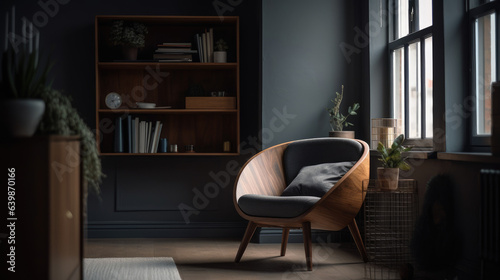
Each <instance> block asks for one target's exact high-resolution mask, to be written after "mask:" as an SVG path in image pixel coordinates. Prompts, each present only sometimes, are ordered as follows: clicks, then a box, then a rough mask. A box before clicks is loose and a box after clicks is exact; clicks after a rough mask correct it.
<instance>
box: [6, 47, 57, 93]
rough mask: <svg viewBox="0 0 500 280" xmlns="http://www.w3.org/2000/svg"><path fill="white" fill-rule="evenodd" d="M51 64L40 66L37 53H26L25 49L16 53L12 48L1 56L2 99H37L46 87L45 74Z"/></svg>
mask: <svg viewBox="0 0 500 280" xmlns="http://www.w3.org/2000/svg"><path fill="white" fill-rule="evenodd" d="M52 65H53V64H51V63H48V62H47V63H45V65H40V64H39V63H38V51H37V50H35V51H33V52H31V53H28V52H27V51H26V50H25V49H20V50H18V51H17V52H16V51H14V49H13V48H12V47H10V48H9V49H7V51H5V52H4V53H3V55H2V81H1V88H2V92H3V97H4V98H39V95H40V93H41V92H42V91H43V89H44V88H45V86H46V85H47V74H48V73H49V71H50V69H51V68H52Z"/></svg>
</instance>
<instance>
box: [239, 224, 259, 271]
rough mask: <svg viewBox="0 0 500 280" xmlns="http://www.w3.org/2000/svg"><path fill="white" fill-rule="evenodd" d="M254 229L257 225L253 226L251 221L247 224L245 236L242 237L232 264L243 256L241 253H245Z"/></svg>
mask: <svg viewBox="0 0 500 280" xmlns="http://www.w3.org/2000/svg"><path fill="white" fill-rule="evenodd" d="M255 229H257V224H255V223H254V222H252V221H250V222H248V226H247V229H246V231H245V235H244V236H243V240H242V241H241V243H240V247H239V248H238V252H237V253H236V257H235V258H234V262H240V260H241V257H242V256H243V253H244V252H245V249H246V248H247V245H248V243H249V242H250V239H252V236H253V234H254V232H255Z"/></svg>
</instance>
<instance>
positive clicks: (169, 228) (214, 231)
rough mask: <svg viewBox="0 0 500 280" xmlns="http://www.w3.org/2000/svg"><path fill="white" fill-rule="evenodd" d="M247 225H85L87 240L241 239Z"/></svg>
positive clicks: (100, 223)
mask: <svg viewBox="0 0 500 280" xmlns="http://www.w3.org/2000/svg"><path fill="white" fill-rule="evenodd" d="M245 228H246V223H245V222H243V223H241V222H228V223H221V222H216V223H206V222H204V223H195V222H192V223H189V224H186V223H173V222H154V223H151V222H143V221H125V222H117V221H102V222H89V223H87V224H86V225H85V229H86V234H87V237H88V238H216V237H220V238H241V237H242V236H243V233H244V232H245Z"/></svg>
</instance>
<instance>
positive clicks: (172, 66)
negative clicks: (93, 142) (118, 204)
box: [95, 16, 240, 156]
mask: <svg viewBox="0 0 500 280" xmlns="http://www.w3.org/2000/svg"><path fill="white" fill-rule="evenodd" d="M114 20H125V21H136V22H141V23H144V24H145V25H146V26H147V28H148V34H147V35H146V43H145V47H144V48H142V49H140V50H139V56H138V60H137V61H123V60H121V57H120V55H121V50H120V48H118V47H116V46H112V44H111V43H110V42H109V39H108V38H109V32H110V29H111V25H112V23H113V21H114ZM209 28H212V29H213V34H214V41H215V40H217V39H218V38H223V39H224V40H225V41H226V42H227V43H228V46H229V50H228V53H227V57H228V62H227V63H200V62H199V61H197V60H196V59H194V60H193V62H186V63H165V62H155V61H153V53H154V51H155V49H156V47H157V45H158V44H161V43H163V42H179V43H180V42H191V43H192V44H193V47H192V48H193V49H195V48H196V45H195V44H194V40H193V38H194V36H195V34H199V33H202V32H204V31H205V30H207V29H209ZM95 44H96V45H95V49H96V55H95V67H96V68H95V71H96V127H97V133H96V135H97V142H98V143H99V144H98V145H99V151H100V153H101V155H105V156H112V155H113V156H114V155H117V156H118V155H122V156H123V155H129V156H134V155H140V156H143V155H147V156H202V155H205V156H225V155H238V154H239V153H240V147H239V143H240V136H239V135H240V104H239V103H240V102H239V100H240V98H239V96H240V89H239V87H240V81H239V75H240V73H239V19H238V17H224V18H223V20H221V18H219V17H212V16H210V17H205V16H194V17H193V16H190V17H189V16H188V17H182V16H96V18H95ZM195 57H197V56H195ZM193 85H196V86H201V87H202V88H203V90H204V92H206V95H207V96H208V95H209V93H210V92H212V91H224V92H225V93H226V96H230V97H235V98H236V105H235V108H231V109H210V108H207V109H186V105H185V97H186V96H187V92H188V90H189V88H190V87H192V86H193ZM109 92H117V93H119V94H120V95H121V96H122V100H123V104H122V107H120V108H118V109H109V108H107V107H106V105H105V97H106V95H107V94H108V93H109ZM136 102H153V103H156V106H158V107H165V106H170V108H168V109H137V108H135V103H136ZM128 115H131V116H132V118H136V117H137V118H139V119H140V120H146V121H161V122H162V123H163V129H162V132H161V136H160V137H161V138H167V140H168V144H169V145H170V144H177V146H178V148H179V153H128V152H126V153H115V152H114V137H115V135H114V133H115V130H114V123H115V120H116V118H118V117H122V118H123V117H126V116H128ZM226 141H229V142H230V144H231V148H230V151H229V152H224V151H223V147H224V146H223V145H224V142H226ZM185 145H194V148H195V153H184V152H183V147H184V146H185Z"/></svg>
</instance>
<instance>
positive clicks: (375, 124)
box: [370, 118, 401, 150]
mask: <svg viewBox="0 0 500 280" xmlns="http://www.w3.org/2000/svg"><path fill="white" fill-rule="evenodd" d="M400 122H401V120H398V119H391V118H377V119H372V141H371V145H370V146H371V147H370V148H371V149H373V150H376V149H377V146H378V143H379V142H382V144H384V146H386V147H391V145H392V142H394V139H396V137H397V136H398V135H399V134H401V133H400V131H399V130H400V125H399V124H400Z"/></svg>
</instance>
